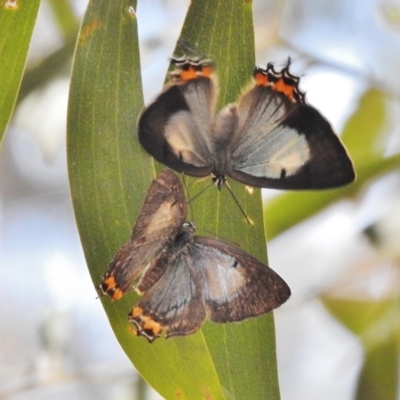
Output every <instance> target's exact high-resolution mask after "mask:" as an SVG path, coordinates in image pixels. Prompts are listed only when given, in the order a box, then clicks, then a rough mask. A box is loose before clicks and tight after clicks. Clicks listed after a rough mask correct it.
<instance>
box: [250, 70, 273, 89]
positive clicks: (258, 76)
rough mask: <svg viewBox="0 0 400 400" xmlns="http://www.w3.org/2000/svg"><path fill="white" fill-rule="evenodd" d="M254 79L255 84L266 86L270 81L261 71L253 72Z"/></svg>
mask: <svg viewBox="0 0 400 400" xmlns="http://www.w3.org/2000/svg"><path fill="white" fill-rule="evenodd" d="M254 80H255V81H256V85H258V86H267V85H268V84H269V83H270V82H269V79H268V76H267V75H265V74H263V73H262V72H256V73H255V74H254Z"/></svg>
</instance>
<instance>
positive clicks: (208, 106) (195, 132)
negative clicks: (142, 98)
mask: <svg viewBox="0 0 400 400" xmlns="http://www.w3.org/2000/svg"><path fill="white" fill-rule="evenodd" d="M214 92H215V86H214V83H213V82H212V80H211V79H209V78H205V77H201V78H197V79H193V80H190V81H187V82H183V83H180V84H176V85H173V86H170V87H167V89H166V90H165V91H164V92H163V93H161V95H160V96H159V97H158V98H157V99H156V100H155V101H154V102H153V103H152V104H150V106H149V107H147V108H146V109H145V110H144V111H143V113H142V114H141V115H140V117H139V120H138V132H139V141H140V143H141V144H142V146H143V147H144V148H145V150H146V151H147V152H148V153H149V154H150V155H152V156H153V157H154V158H155V159H156V160H157V161H159V162H161V163H163V164H165V165H167V166H168V167H170V168H172V169H174V170H175V171H179V172H184V173H186V174H188V175H193V176H206V175H208V174H210V173H211V170H212V167H213V163H214V158H213V155H214V148H213V147H214V145H213V141H212V137H211V129H212V123H213V118H214V115H213V114H214V102H215V93H214Z"/></svg>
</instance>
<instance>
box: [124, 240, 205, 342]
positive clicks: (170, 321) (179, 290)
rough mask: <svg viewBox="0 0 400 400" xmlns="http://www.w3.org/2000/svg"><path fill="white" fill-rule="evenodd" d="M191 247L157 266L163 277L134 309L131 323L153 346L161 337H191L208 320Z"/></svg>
mask: <svg viewBox="0 0 400 400" xmlns="http://www.w3.org/2000/svg"><path fill="white" fill-rule="evenodd" d="M188 250H189V247H188V246H185V247H184V249H183V250H182V251H180V252H179V253H176V254H172V255H171V256H169V257H166V258H164V259H163V260H160V261H159V262H158V265H157V268H158V269H159V270H163V271H164V273H163V274H161V277H159V279H158V280H157V281H156V282H155V283H154V285H153V286H152V287H150V288H149V290H147V292H146V293H145V295H144V296H143V298H142V299H141V300H140V301H139V302H138V303H137V304H136V305H135V307H134V308H133V311H132V313H131V314H130V316H129V320H130V321H131V322H132V323H134V324H135V326H136V328H137V334H138V335H140V336H144V337H146V338H147V339H148V340H149V341H150V342H152V341H153V340H154V339H156V338H157V337H158V336H160V334H161V332H162V331H163V330H165V331H166V337H171V336H179V335H189V334H191V333H194V332H196V331H197V330H198V329H199V328H200V326H201V324H202V322H203V321H204V318H205V316H206V312H205V308H204V304H203V300H202V297H201V296H202V293H201V282H199V276H198V274H197V273H196V271H195V270H193V269H192V268H190V267H189V264H191V263H193V260H192V258H191V255H190V254H189V253H188Z"/></svg>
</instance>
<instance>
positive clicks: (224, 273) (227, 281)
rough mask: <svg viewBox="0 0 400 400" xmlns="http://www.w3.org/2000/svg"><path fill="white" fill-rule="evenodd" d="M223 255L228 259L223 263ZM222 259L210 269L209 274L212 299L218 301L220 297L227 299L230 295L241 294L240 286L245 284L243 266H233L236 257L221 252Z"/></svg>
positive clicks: (209, 288)
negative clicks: (242, 272)
mask: <svg viewBox="0 0 400 400" xmlns="http://www.w3.org/2000/svg"><path fill="white" fill-rule="evenodd" d="M221 256H223V258H224V259H225V260H226V263H221V261H225V260H221ZM219 258H220V260H218V261H219V262H217V263H216V265H215V266H213V267H212V268H213V270H212V271H211V270H208V271H207V275H208V277H209V279H208V280H207V283H208V290H209V293H210V297H211V299H213V300H215V301H218V299H224V301H225V300H227V299H228V298H229V297H236V296H237V295H238V294H239V290H240V288H241V287H242V286H243V285H244V284H245V280H244V279H243V276H242V274H241V273H240V271H241V268H240V266H239V265H237V267H236V268H233V267H232V265H233V263H234V262H235V259H234V258H232V257H230V256H227V255H225V254H223V253H220V254H219Z"/></svg>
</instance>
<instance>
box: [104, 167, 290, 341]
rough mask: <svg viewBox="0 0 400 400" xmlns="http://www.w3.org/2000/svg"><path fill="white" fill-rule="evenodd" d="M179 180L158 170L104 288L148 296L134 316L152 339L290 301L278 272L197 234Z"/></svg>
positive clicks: (143, 333)
mask: <svg viewBox="0 0 400 400" xmlns="http://www.w3.org/2000/svg"><path fill="white" fill-rule="evenodd" d="M185 220H186V200H185V196H184V192H183V188H182V185H181V183H180V181H179V179H178V177H177V176H176V175H175V174H174V173H173V172H172V171H170V170H165V171H163V172H161V173H160V175H159V176H158V178H157V179H156V180H154V181H153V182H152V184H151V186H150V189H149V192H148V194H147V197H146V199H145V202H144V205H143V208H142V210H141V212H140V215H139V218H138V221H137V223H136V225H135V227H134V228H133V233H132V236H131V240H130V241H129V242H128V243H126V244H125V245H123V246H122V247H121V248H120V250H119V251H118V252H117V254H116V255H115V257H114V259H113V260H112V261H111V263H110V265H109V267H108V270H107V272H106V273H105V275H104V277H103V280H102V282H101V283H100V285H99V289H100V290H101V292H102V293H103V294H107V295H109V296H110V297H111V299H112V300H118V299H120V298H121V297H122V296H123V295H124V294H125V293H126V292H127V291H128V290H130V289H131V288H132V287H133V288H135V290H136V291H137V292H139V293H141V294H143V297H142V298H141V299H140V300H139V301H138V303H137V304H136V305H135V306H134V308H133V310H132V312H131V313H130V314H129V320H130V321H131V322H132V323H133V324H134V325H135V326H136V332H137V334H138V335H139V336H144V337H145V338H147V339H148V341H149V342H152V341H153V340H155V339H156V338H157V337H159V336H160V335H161V333H162V332H163V331H165V332H166V337H171V336H179V335H189V334H191V333H194V332H196V331H197V330H198V329H199V328H200V326H201V324H202V323H203V321H204V320H205V318H206V317H208V318H209V319H210V320H211V321H214V322H221V323H222V322H233V321H241V320H243V319H246V318H249V317H254V316H257V315H261V314H265V313H268V312H269V311H271V310H273V309H274V308H277V307H279V306H280V305H281V304H283V303H284V302H285V301H286V300H287V299H288V298H289V296H290V289H289V287H288V285H287V284H286V283H285V281H284V280H283V279H282V278H281V277H280V276H279V275H278V274H276V273H275V272H274V271H273V270H272V269H270V268H269V267H267V266H266V265H264V264H263V263H261V262H260V261H258V260H257V259H256V258H254V257H252V256H251V255H249V254H248V253H246V252H245V251H243V250H241V249H239V248H237V247H236V246H233V245H231V244H229V243H226V242H223V241H220V240H216V239H212V238H208V237H202V236H194V235H193V234H194V226H193V224H192V223H190V222H185Z"/></svg>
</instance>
